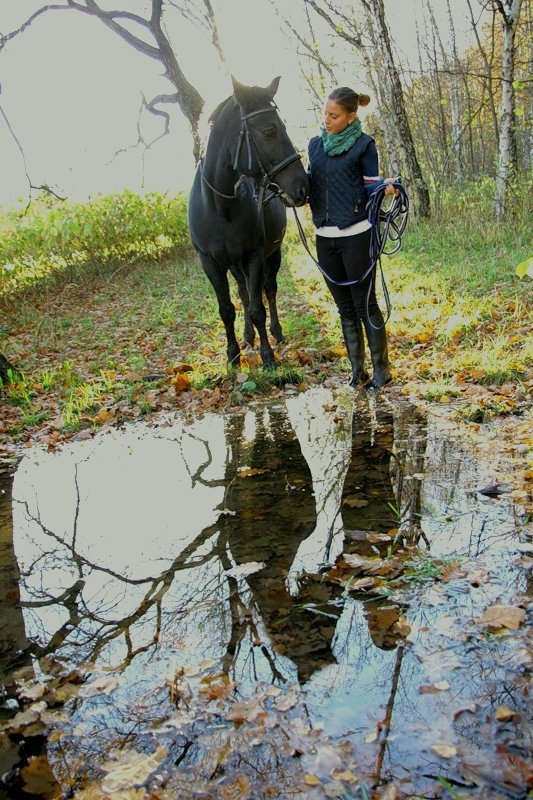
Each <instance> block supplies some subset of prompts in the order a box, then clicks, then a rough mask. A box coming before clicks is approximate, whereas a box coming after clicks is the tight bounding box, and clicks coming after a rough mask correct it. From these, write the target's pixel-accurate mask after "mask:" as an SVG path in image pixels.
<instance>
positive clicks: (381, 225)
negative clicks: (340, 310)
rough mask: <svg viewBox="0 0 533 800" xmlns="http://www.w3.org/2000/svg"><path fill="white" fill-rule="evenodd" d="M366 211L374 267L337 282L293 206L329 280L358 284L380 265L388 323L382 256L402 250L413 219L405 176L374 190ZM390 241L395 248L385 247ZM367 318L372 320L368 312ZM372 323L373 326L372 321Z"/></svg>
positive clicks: (388, 313)
mask: <svg viewBox="0 0 533 800" xmlns="http://www.w3.org/2000/svg"><path fill="white" fill-rule="evenodd" d="M391 186H392V187H393V189H395V190H396V193H395V194H394V195H393V196H392V200H391V203H390V205H389V206H388V207H387V208H383V201H384V198H385V197H386V196H388V195H385V192H386V190H387V189H388V188H390V187H391ZM366 210H367V214H368V220H369V222H370V224H371V234H370V247H369V255H370V266H369V268H368V269H367V270H366V272H365V273H364V275H362V276H361V277H360V278H356V279H355V280H353V281H336V280H334V279H333V278H332V277H331V276H330V275H328V273H327V272H326V270H325V269H324V268H323V267H322V266H321V265H320V264H319V262H318V261H317V260H316V258H315V257H314V255H313V254H312V253H311V251H310V249H309V246H308V244H307V239H306V236H305V231H304V229H303V227H302V223H301V222H300V219H299V218H298V215H297V213H296V208H295V207H294V206H293V211H294V217H295V220H296V226H297V228H298V233H299V235H300V240H301V242H302V244H303V246H304V248H305V249H306V251H307V253H308V254H309V255H310V256H311V258H312V259H313V261H314V262H315V264H316V265H317V267H318V269H319V270H320V272H321V273H322V275H323V276H324V277H325V279H326V280H327V281H328V282H329V283H333V284H334V285H335V286H354V285H355V284H357V283H362V282H363V281H365V280H366V279H367V278H368V276H369V275H370V274H371V273H372V271H373V270H376V269H377V267H378V266H379V270H380V275H381V286H382V289H383V296H384V299H385V305H386V308H387V315H386V318H385V320H384V324H385V323H386V322H387V321H388V319H389V317H390V312H391V302H390V297H389V291H388V289H387V284H386V282H385V276H384V273H383V265H382V263H381V256H382V255H386V256H391V255H393V254H394V253H397V252H398V250H399V249H400V247H401V246H402V235H403V233H404V231H405V228H406V226H407V221H408V219H409V197H408V196H407V192H406V191H405V187H404V186H403V184H402V182H401V179H400V178H398V179H396V180H395V181H394V182H392V183H384V184H382V185H381V186H379V187H378V188H377V189H376V190H375V191H374V192H373V194H372V195H371V197H370V199H369V200H368V202H367V204H366ZM387 242H391V243H392V248H391V249H385V248H386V247H387ZM373 283H374V281H370V283H369V285H368V293H367V298H366V302H367V310H368V301H369V298H370V293H371V291H372V285H373ZM367 319H368V314H367ZM370 324H371V325H372V323H370ZM372 327H375V326H372Z"/></svg>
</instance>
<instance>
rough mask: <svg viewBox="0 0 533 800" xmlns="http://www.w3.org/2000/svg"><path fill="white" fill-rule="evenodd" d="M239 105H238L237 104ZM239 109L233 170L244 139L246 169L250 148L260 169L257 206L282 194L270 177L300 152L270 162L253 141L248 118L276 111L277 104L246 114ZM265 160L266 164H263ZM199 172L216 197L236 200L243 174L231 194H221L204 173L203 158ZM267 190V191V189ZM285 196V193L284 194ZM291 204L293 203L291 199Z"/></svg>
mask: <svg viewBox="0 0 533 800" xmlns="http://www.w3.org/2000/svg"><path fill="white" fill-rule="evenodd" d="M239 107H240V106H239ZM240 109H241V129H240V131H239V141H238V142H237V148H236V150H235V156H234V158H233V165H232V166H233V169H234V170H235V172H236V171H237V167H238V164H239V159H240V155H241V149H242V144H243V142H244V141H245V142H246V147H247V148H248V169H249V170H251V169H252V148H253V149H254V150H255V154H256V156H257V161H258V162H259V167H260V169H261V175H262V177H261V181H260V183H259V194H258V196H257V204H258V206H265V205H266V204H267V203H269V202H270V201H271V200H272V198H273V197H280V196H281V195H283V194H284V191H283V189H282V188H281V186H279V185H278V184H277V183H275V182H274V181H273V180H272V179H273V178H274V176H275V175H277V174H278V172H281V170H282V169H285V167H288V166H289V164H292V163H293V162H294V161H297V160H298V159H299V158H301V156H300V154H299V153H297V152H296V150H295V151H294V153H291V155H290V156H287V157H286V158H284V159H282V161H278V163H277V164H271V163H270V159H269V158H268V157H266V156H265V153H264V152H263V151H262V150H261V147H260V146H259V145H258V144H257V142H256V141H255V139H254V137H253V134H252V132H251V130H250V128H249V126H248V120H249V119H252V117H258V116H259V115H260V114H268V113H269V112H270V111H276V110H277V106H276V105H275V103H273V104H272V105H271V106H270V107H269V108H260V109H258V110H257V111H250V112H249V113H248V114H245V113H244V111H243V109H242V107H240ZM265 161H266V164H265ZM200 174H201V176H202V180H203V182H204V183H205V185H206V186H207V187H208V188H209V189H211V191H212V192H213V194H216V195H217V197H222V198H224V199H225V200H237V199H238V198H239V197H240V194H239V193H238V189H239V186H240V184H241V181H242V179H243V178H244V175H241V176H240V178H239V180H238V181H237V183H236V184H235V186H234V188H233V194H223V193H222V192H219V191H218V189H215V187H214V186H212V185H211V184H210V183H209V181H208V180H207V178H206V177H205V174H204V168H203V159H202V160H201V161H200ZM267 190H268V191H267ZM285 196H286V195H285ZM291 205H293V203H292V201H291Z"/></svg>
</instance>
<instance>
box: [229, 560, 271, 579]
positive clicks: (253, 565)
mask: <svg viewBox="0 0 533 800" xmlns="http://www.w3.org/2000/svg"><path fill="white" fill-rule="evenodd" d="M265 567H266V564H265V562H264V561H248V562H247V563H246V564H237V566H235V567H232V568H231V569H226V570H224V575H229V576H230V577H231V578H243V577H245V576H246V575H253V573H254V572H259V571H260V570H262V569H264V568H265Z"/></svg>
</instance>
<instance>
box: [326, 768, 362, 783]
mask: <svg viewBox="0 0 533 800" xmlns="http://www.w3.org/2000/svg"><path fill="white" fill-rule="evenodd" d="M331 777H332V778H335V780H336V781H347V782H348V783H357V781H358V780H359V778H358V777H357V775H354V773H353V772H352V771H351V770H349V769H345V770H342V771H338V770H333V772H332V773H331Z"/></svg>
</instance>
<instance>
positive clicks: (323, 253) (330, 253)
mask: <svg viewBox="0 0 533 800" xmlns="http://www.w3.org/2000/svg"><path fill="white" fill-rule="evenodd" d="M370 236H371V230H370V229H368V230H367V231H364V232H363V233H358V234H356V235H355V236H338V237H336V238H334V239H330V238H328V237H326V236H317V237H316V252H317V256H318V262H319V264H320V266H321V267H322V269H323V270H324V272H326V273H327V275H328V276H329V277H330V278H332V279H333V280H334V281H357V283H353V284H352V285H351V286H337V285H336V284H335V283H332V282H331V281H330V280H328V279H327V278H326V284H327V287H328V289H329V290H330V292H331V294H332V296H333V299H334V300H335V303H336V305H337V308H338V309H339V314H340V315H341V317H343V318H344V319H357V318H358V317H359V318H361V319H366V318H367V316H368V317H372V316H374V315H376V314H379V313H380V309H379V306H378V304H377V300H376V293H375V275H376V270H375V269H372V270H370V273H369V274H366V273H368V270H369V267H370V252H369V251H370ZM365 275H366V277H364V276H365Z"/></svg>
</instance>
